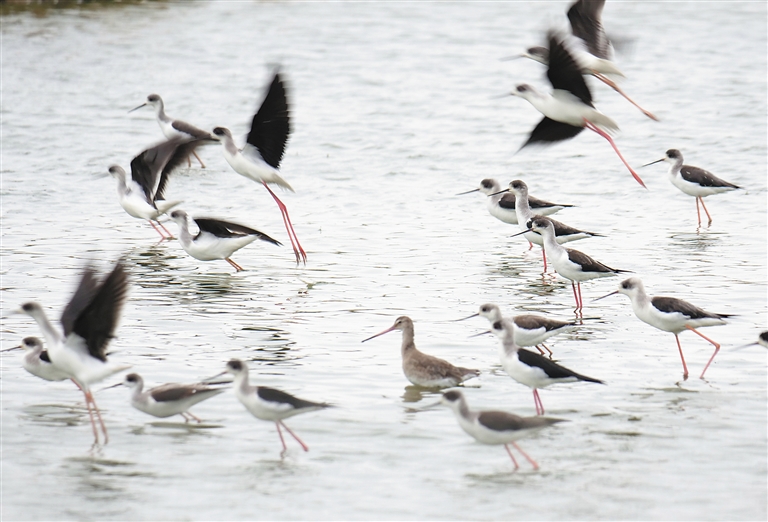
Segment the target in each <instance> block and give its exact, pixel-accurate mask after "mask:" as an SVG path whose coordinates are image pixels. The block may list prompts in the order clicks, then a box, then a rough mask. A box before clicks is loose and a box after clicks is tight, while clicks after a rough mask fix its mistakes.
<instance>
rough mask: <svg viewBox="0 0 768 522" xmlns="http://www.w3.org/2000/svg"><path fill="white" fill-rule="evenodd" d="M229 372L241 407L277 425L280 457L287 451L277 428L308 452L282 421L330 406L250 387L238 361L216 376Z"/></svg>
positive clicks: (274, 391) (282, 392) (242, 367)
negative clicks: (232, 377)
mask: <svg viewBox="0 0 768 522" xmlns="http://www.w3.org/2000/svg"><path fill="white" fill-rule="evenodd" d="M225 373H231V374H232V375H234V376H235V395H236V396H237V399H238V400H239V401H240V402H241V403H242V404H243V406H245V409H247V410H248V411H249V412H251V414H252V415H253V416H254V417H256V418H257V419H260V420H265V421H272V422H274V423H275V426H277V434H278V435H279V436H280V442H281V443H282V444H283V450H282V451H281V453H280V455H281V456H284V455H285V453H286V452H287V451H288V447H287V446H286V445H285V440H284V439H283V433H282V431H280V426H282V427H283V428H285V430H286V431H287V432H288V433H290V434H291V436H292V437H293V438H294V439H296V442H298V443H299V445H301V448H302V449H303V450H304V451H309V447H308V446H307V445H306V444H304V442H303V441H302V440H301V439H300V438H299V437H298V436H297V435H296V434H295V433H294V432H293V431H291V429H290V428H289V427H288V426H286V425H285V423H284V422H283V419H287V418H288V417H293V416H294V415H299V414H300V413H307V412H310V411H316V410H322V409H325V408H330V407H331V405H330V404H327V403H324V402H310V401H305V400H304V399H299V398H298V397H294V396H293V395H290V394H288V393H285V392H284V391H280V390H276V389H275V388H268V387H266V386H251V385H250V384H249V382H248V366H246V365H245V363H243V361H241V360H239V359H232V360H230V361H229V362H228V363H227V367H226V370H224V371H223V372H222V373H220V374H219V375H217V377H218V376H220V375H224V374H225Z"/></svg>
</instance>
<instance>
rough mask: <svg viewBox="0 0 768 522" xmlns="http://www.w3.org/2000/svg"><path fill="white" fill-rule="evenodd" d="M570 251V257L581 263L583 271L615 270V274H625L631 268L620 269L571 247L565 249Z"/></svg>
mask: <svg viewBox="0 0 768 522" xmlns="http://www.w3.org/2000/svg"><path fill="white" fill-rule="evenodd" d="M565 251H566V252H568V259H570V260H571V261H572V262H574V263H576V264H577V265H581V269H582V271H583V272H613V273H614V274H623V273H627V272H629V270H618V269H616V268H611V267H609V266H607V265H604V264H602V263H601V262H600V261H596V260H594V259H592V258H591V257H589V256H588V255H587V254H585V253H583V252H579V251H578V250H573V249H570V248H566V249H565Z"/></svg>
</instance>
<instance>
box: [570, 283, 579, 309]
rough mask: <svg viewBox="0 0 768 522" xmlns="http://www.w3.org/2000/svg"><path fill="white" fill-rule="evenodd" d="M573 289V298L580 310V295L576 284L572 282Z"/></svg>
mask: <svg viewBox="0 0 768 522" xmlns="http://www.w3.org/2000/svg"><path fill="white" fill-rule="evenodd" d="M571 288H573V298H574V299H575V300H576V310H578V309H579V295H578V294H577V293H576V283H575V282H574V281H571Z"/></svg>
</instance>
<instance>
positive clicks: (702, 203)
mask: <svg viewBox="0 0 768 522" xmlns="http://www.w3.org/2000/svg"><path fill="white" fill-rule="evenodd" d="M696 199H698V200H699V201H701V206H702V207H704V212H706V213H707V217H708V218H709V223H708V225H711V224H712V216H710V215H709V210H707V206H706V205H705V204H704V198H702V197H701V196H699V197H698V198H696ZM698 209H699V206H698V204H697V205H696V210H698ZM699 224H701V220H699Z"/></svg>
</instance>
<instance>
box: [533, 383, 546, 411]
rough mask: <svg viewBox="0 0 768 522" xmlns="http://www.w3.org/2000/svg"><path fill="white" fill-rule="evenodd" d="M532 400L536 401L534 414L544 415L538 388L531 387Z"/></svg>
mask: <svg viewBox="0 0 768 522" xmlns="http://www.w3.org/2000/svg"><path fill="white" fill-rule="evenodd" d="M533 402H534V403H536V415H544V403H542V402H541V397H540V396H539V390H537V389H536V388H534V389H533Z"/></svg>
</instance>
